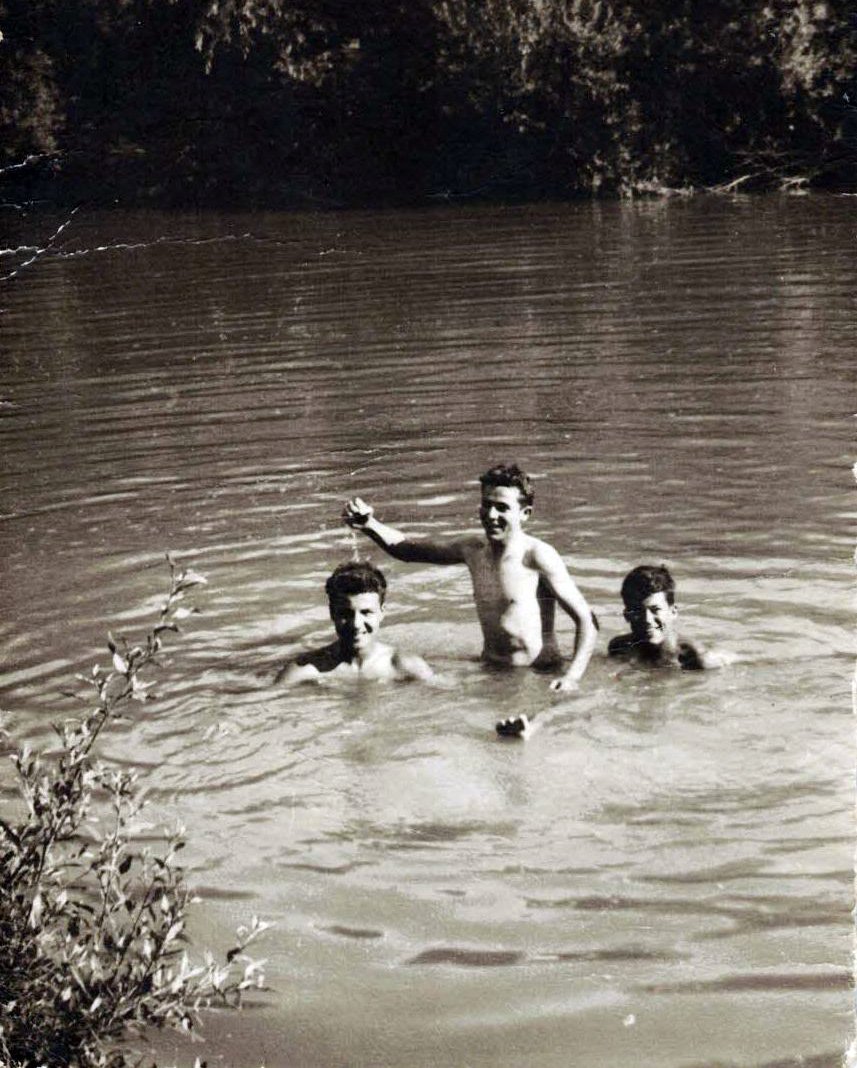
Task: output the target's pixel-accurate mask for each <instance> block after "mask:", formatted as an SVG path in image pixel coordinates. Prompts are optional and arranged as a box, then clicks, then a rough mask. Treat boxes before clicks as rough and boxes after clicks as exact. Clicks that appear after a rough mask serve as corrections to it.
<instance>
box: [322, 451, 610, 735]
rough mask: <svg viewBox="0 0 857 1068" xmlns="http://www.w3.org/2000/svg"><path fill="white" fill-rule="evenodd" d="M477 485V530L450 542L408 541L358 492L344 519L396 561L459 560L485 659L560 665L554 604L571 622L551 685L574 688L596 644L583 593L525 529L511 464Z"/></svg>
mask: <svg viewBox="0 0 857 1068" xmlns="http://www.w3.org/2000/svg"><path fill="white" fill-rule="evenodd" d="M479 481H480V483H481V486H482V494H481V501H480V506H479V519H480V522H481V524H482V530H483V531H484V533H483V534H481V535H479V534H474V535H468V536H465V537H461V538H455V539H452V540H450V541H442V542H441V541H428V540H422V539H420V540H412V539H409V538H406V537H405V535H404V534H402V533H401V532H400V531H398V530H396V529H395V528H393V527H390V526H387V525H386V524H385V523H381V522H380V521H379V520H377V519H376V518H375V515H374V512H373V509H372V508H370V507H369V505H367V504H365V503H364V502H363V501H362V500H360V498H359V497H355V498H354V499H353V500H351V501H349V502H348V503H347V504H346V506H345V511H344V513H343V518H344V519H345V522H346V523H347V524H348V525H349V526H351V527H354V528H355V529H357V530H361V531H362V532H363V533H364V534H366V535H367V536H368V537H369V538H371V539H372V541H374V542H375V544H376V545H380V546H381V548H382V549H384V550H385V552H387V553H389V554H390V556H392V557H394V558H395V559H396V560H403V561H406V562H408V563H421V564H440V565H447V564H465V565H466V566H467V567H468V569H469V570H470V577H471V580H472V582H473V599H474V602H475V604H476V614H477V616H478V617H479V623H480V626H481V627H482V638H483V649H482V657H483V659H484V660H486V661H488V662H490V663H494V664H501V665H506V666H510V667H517V666H523V665H526V666H531V667H537V668H559V667H560V666H561V664H562V657H561V656H560V652H559V647H558V645H557V640H556V635H555V634H554V615H555V608H556V604H557V603H558V604H559V605H561V607H562V608H563V609H564V610H565V611H566V612H567V613H568V614H569V616H571V618H572V619H573V620H574V622H575V624H576V628H577V630H576V635H575V643H574V653H573V656H572V659H571V662H570V663H569V664H568V667H567V668H566V670H565V671H564V672H563V673H562V674H561V675H560V676H559V677H558V678H556V679H554V680H553V681H552V682H551V689H553V690H557V691H561V692H566V691H571V690H575V689H577V684H578V681H579V680H580V678H581V676H582V675H583V672H584V671H585V670H586V665H587V664H588V663H589V658H590V657H591V656H592V650H593V648H594V646H595V639H596V634H597V629H596V625H595V621H594V617H593V615H592V613H591V612H590V610H589V606H588V605H587V603H586V601H585V599H584V597H583V595H582V594H581V592H580V590H578V588H577V586H576V585H575V584H574V581H573V580H572V578H571V576H570V575H569V573H568V571H567V569H566V566H565V564H564V563H563V562H562V559H561V558H560V555H559V553H558V552H557V551H556V550H555V549H553V548H551V546H550V545H548V544H547V543H546V542H543V541H540V540H539V539H538V538H534V537H532V536H531V535H529V534H527V533H525V531H524V525H525V524H526V522H527V520H528V519H529V518H530V514H531V513H532V508H533V489H532V485H531V483H530V479H529V478H528V477H527V475H525V474H524V472H523V471H521V470H520V468H519V467H517V466H516V465H511V466H498V467H493V468H491V470H490V471H487V472H486V473H485V474H484V475H482V476H481V478H480V479H479ZM527 727H528V724H527V720H526V717H525V716H522V717H514V721H504V723H502V724H498V725H497V729H498V731H500V733H503V734H523V733H526V731H527Z"/></svg>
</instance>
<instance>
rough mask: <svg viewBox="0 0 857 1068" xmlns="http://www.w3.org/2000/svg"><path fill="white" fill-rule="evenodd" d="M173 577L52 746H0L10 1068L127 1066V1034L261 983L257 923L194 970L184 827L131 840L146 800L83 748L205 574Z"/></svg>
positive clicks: (2, 1036) (91, 682) (2, 978)
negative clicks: (150, 840)
mask: <svg viewBox="0 0 857 1068" xmlns="http://www.w3.org/2000/svg"><path fill="white" fill-rule="evenodd" d="M167 561H168V563H169V567H170V585H169V590H168V593H167V596H166V599H165V600H164V602H163V603H162V604H161V606H160V611H159V615H158V618H157V621H156V623H155V624H154V625H153V626H152V627H151V629H150V630H149V631H148V633H147V634H146V636H145V638H144V639H143V641H142V642H140V644H136V645H131V643H130V642H128V641H127V639H125V638H124V637H122V636H119V637H114V636H113V635H109V638H108V648H109V650H110V654H111V660H112V662H111V665H110V667H109V668H104V667H102V666H100V665H96V666H95V667H93V669H92V673H91V675H90V676H88V677H86V676H78V678H79V679H81V680H82V681H84V682H85V683H86V684H87V685H88V686H89V687H91V689H92V690H93V697H94V700H93V705H94V707H93V708H92V709H91V710H90V711H89V712H88V713H86V714H85V715H84V716H83V717H82V718H81V719H77V720H72V721H67V722H65V723H63V724H61V725H59V726H55V728H54V729H55V730H56V732H57V734H58V735H59V739H60V747H59V753H58V755H53V754H52V755H50V756H48V755H47V754H42V755H40V754H37V753H34V752H32V751H31V750H30V748H29V747H27V746H24V747H18V746H17V745H15V744H14V743H13V741H12V739H11V738H10V736H9V733H8V732H7V731H6V730H2V731H0V736H2V741H3V742H4V743H5V744H6V746H7V747H8V748H9V750H10V756H11V760H12V763H13V765H14V767H15V770H16V772H17V788H18V794H19V796H20V799H21V802H22V805H21V809H20V811H21V815H20V817H19V818H18V819H17V821H16V820H13V819H9V820H8V821H7V820H6V819H0V879H2V885H3V887H4V891H3V894H2V895H0V1064H2V1065H4V1066H7V1065H8V1066H15V1068H37V1066H40V1065H41V1066H44V1065H50V1066H51V1068H54V1066H80V1068H125V1066H126V1065H129V1064H130V1063H131V1060H130V1059H129V1057H130V1055H129V1054H128V1053H127V1041H128V1038H129V1037H130V1036H131V1035H132V1034H133V1033H135V1032H136V1031H138V1030H139V1029H140V1028H143V1027H147V1026H154V1027H159V1028H160V1027H165V1026H173V1027H178V1028H182V1029H184V1030H188V1031H189V1030H191V1029H192V1028H193V1027H194V1026H195V1025H196V1024H197V1023H198V1022H199V1013H200V1010H201V1009H204V1008H207V1007H209V1006H214V1005H238V1004H240V1000H241V996H242V992H243V991H244V990H245V989H247V988H248V987H251V986H261V985H262V983H263V977H262V972H261V967H262V964H263V963H264V962H259V961H255V960H253V959H251V958H250V957H248V956H247V955H246V953H245V949H246V947H247V946H248V945H249V943H250V942H251V941H252V940H253V939H254V938H255V937H256V936H257V935H258V934H259V933H260V932H261V931H262V930H264V928H265V927H266V926H267V925H266V924H264V923H262V922H260V921H259V920H257V919H256V918H255V917H254V918H253V920H252V922H251V924H250V926H249V927H241V928H239V929H238V932H237V940H236V944H235V946H234V947H233V948H232V949H230V950H229V952H228V953H227V955H226V961H225V963H224V964H218V963H216V962H215V960H214V958H213V956H212V955H211V954H210V953H207V954H206V955H205V961H204V963H203V964H201V965H193V964H192V963H191V961H190V959H189V958H188V955H187V952H186V951H185V948H184V943H185V942H186V936H185V922H186V918H187V911H188V907H189V906H190V904H191V903H192V901H193V895H192V892H191V890H190V889H189V887H188V886H187V883H186V882H185V876H184V871H183V869H182V868H181V867H180V866H179V864H178V863H177V861H176V856H177V854H178V852H179V850H181V849H182V848H183V847H184V844H185V842H184V838H183V832H182V830H181V829H178V830H176V831H174V832H172V833H167V834H165V837H164V842H163V848H162V849H161V850H160V851H152V850H151V849H149V848H138V847H137V846H136V845H135V843H134V841H133V838H132V832H131V821H132V820H134V819H135V818H136V817H137V815H138V813H139V811H140V809H141V807H142V805H143V803H144V802H143V796H142V792H141V791H139V790H138V789H137V787H136V775H134V774H133V773H129V772H125V771H116V770H112V769H109V768H107V767H105V766H103V765H102V764H100V763H99V762H98V761H97V760H95V759H94V756H93V747H94V745H95V742H96V740H97V739H98V737H99V735H100V734H101V732H102V730H103V729H104V728H105V726H106V725H107V724H108V723H109V722H110V721H111V720H113V719H115V718H117V717H118V716H119V715H120V712H121V709H122V707H123V706H124V705H125V704H126V703H127V702H129V701H132V700H136V701H145V700H147V699H148V698H149V697H150V696H151V694H150V693H149V687H150V686H151V685H152V684H151V683H149V682H143V681H142V680H141V678H140V673H141V672H142V671H143V670H144V669H145V668H147V667H148V666H149V665H150V664H152V663H153V662H155V661H156V657H157V654H158V652H159V650H160V649H161V646H162V642H163V638H164V636H165V635H166V634H168V633H175V632H178V630H179V625H178V623H177V622H176V619H181V618H185V617H187V616H190V615H191V614H192V612H193V611H194V609H192V608H188V607H185V606H183V605H181V602H182V601H183V600H184V597H185V594H186V592H187V591H188V590H190V589H192V588H194V587H197V586H200V585H202V584H204V583H205V581H206V580H205V579H204V578H203V576H202V575H200V574H198V573H197V572H195V571H192V570H187V569H181V568H179V567H178V566H177V565H176V563H175V561H174V560H173V559H172V557H170V556H169V555H168V556H167Z"/></svg>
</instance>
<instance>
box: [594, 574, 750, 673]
mask: <svg viewBox="0 0 857 1068" xmlns="http://www.w3.org/2000/svg"><path fill="white" fill-rule="evenodd" d="M622 601H623V603H624V605H625V613H624V614H625V619H626V620H627V621H628V623H629V624H630V626H631V633H630V634H619V635H617V636H616V637H615V638H611V639H610V644H609V645H608V646H607V655H608V656H624V657H628V658H629V659H636V660H639V661H641V662H643V663H646V664H654V665H658V666H661V667H677V668H684V669H685V670H687V671H703V670H705V669H707V668H717V667H723V666H724V665H726V664H728V663H730V657H729V656H728V654H726V653H722V652H716V651H714V650H708V651H706V650H703V649H700V648H699V647H698V646H697V645H694V644H693V643H692V642H689V641H686V640H683V639H681V638H679V634H678V608H677V607H676V604H675V581H674V580H673V577H672V575H671V574H670V573H669V570H668V569H667V567H666V565H664V564H661V565H660V567H655V566H653V565H651V564H641V565H640V566H639V567H635V568H634V569H633V571H629V572H628V574H627V575H626V576H625V580H624V581H623V583H622Z"/></svg>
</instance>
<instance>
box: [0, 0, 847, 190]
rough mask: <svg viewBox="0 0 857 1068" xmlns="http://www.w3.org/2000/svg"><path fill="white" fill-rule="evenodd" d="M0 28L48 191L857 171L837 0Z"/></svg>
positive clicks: (8, 78) (4, 67) (19, 153)
mask: <svg viewBox="0 0 857 1068" xmlns="http://www.w3.org/2000/svg"><path fill="white" fill-rule="evenodd" d="M0 29H2V32H3V35H4V40H3V42H2V44H0V84H2V85H3V86H4V94H3V97H2V103H0V144H2V146H3V147H2V152H3V159H2V161H0V162H2V163H3V164H5V166H6V167H7V168H10V167H11V168H13V169H11V170H7V171H6V172H5V174H4V177H5V180H6V182H7V183H11V182H14V183H15V188H17V189H18V190H21V189H23V190H24V191H28V192H29V193H31V194H33V195H37V194H38V193H40V192H42V193H45V192H46V191H48V190H52V189H54V188H55V186H56V183H55V179H56V178H57V176H59V177H60V178H61V183H60V187H61V188H63V189H65V190H66V191H67V195H68V196H71V197H88V198H91V199H95V200H99V199H102V198H107V197H109V196H114V195H119V196H148V197H152V198H156V199H159V200H161V201H180V202H200V201H203V202H204V201H207V200H220V201H235V200H240V201H244V202H248V201H257V202H258V201H267V202H273V203H293V202H296V201H299V200H301V199H307V198H308V199H310V200H314V201H319V202H327V201H330V202H352V201H355V200H370V201H375V202H389V201H403V200H420V199H422V198H425V197H432V196H434V197H443V196H449V195H481V194H486V195H492V196H506V195H524V196H534V195H540V194H544V195H552V196H557V195H559V196H562V195H573V194H578V193H582V192H592V191H602V192H615V193H622V194H634V193H638V192H646V191H654V192H657V191H660V190H663V189H666V188H671V187H672V188H679V187H687V186H690V187H710V186H714V185H717V184H722V183H728V182H735V181H738V182H744V183H747V185H748V186H750V185H752V184H762V185H774V186H776V185H778V184H780V183H781V182H783V181H785V182H792V183H799V182H811V183H814V184H824V183H828V184H835V183H839V184H848V185H851V186H854V185H857V181H855V176H857V143H855V139H857V112H855V105H857V84H855V77H856V76H855V71H857V62H855V61H857V17H855V16H854V15H853V14H849V13H848V12H847V10H846V8H845V7H844V6H842V5H835V4H834V3H833V0H719V2H718V3H716V4H711V3H708V2H707V0H361V2H360V3H352V2H349V0H290V2H286V0H0ZM24 161H28V162H27V163H26V166H24V167H18V166H16V165H18V164H20V163H23V162H24Z"/></svg>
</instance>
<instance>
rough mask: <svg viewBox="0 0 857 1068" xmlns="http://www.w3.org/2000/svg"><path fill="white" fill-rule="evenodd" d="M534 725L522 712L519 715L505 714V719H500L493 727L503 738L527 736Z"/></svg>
mask: <svg viewBox="0 0 857 1068" xmlns="http://www.w3.org/2000/svg"><path fill="white" fill-rule="evenodd" d="M535 727H536V725H535V723H533V722H531V721H530V720H529V719H528V718H527V716H526V714H525V713H524V712H522V713H521V714H520V715H519V716H507V718H506V719H501V720H500V722H499V723H498V724H497V725H496V727H495V729H496V731H497V733H498V734H499V735H501V736H502V737H503V738H529V736H530V735H531V734H532V733H533V731H534V730H535Z"/></svg>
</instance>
